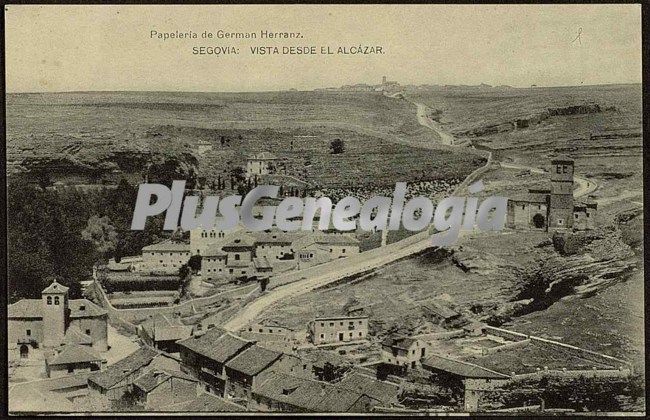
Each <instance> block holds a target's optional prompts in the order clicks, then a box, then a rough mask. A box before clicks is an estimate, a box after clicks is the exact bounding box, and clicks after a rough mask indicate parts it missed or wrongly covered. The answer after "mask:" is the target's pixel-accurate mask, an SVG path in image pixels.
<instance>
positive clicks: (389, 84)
mask: <svg viewBox="0 0 650 420" xmlns="http://www.w3.org/2000/svg"><path fill="white" fill-rule="evenodd" d="M457 89H461V90H468V89H469V90H475V89H476V90H484V89H514V88H513V87H512V86H509V85H499V86H492V85H488V84H485V83H481V84H480V85H431V84H423V85H401V84H399V83H398V82H396V81H393V80H387V78H386V76H383V77H382V81H381V84H377V85H370V84H367V83H357V84H354V85H343V86H341V87H329V88H323V89H314V91H316V92H326V91H333V92H386V93H397V92H413V91H428V90H457Z"/></svg>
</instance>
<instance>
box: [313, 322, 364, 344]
mask: <svg viewBox="0 0 650 420" xmlns="http://www.w3.org/2000/svg"><path fill="white" fill-rule="evenodd" d="M308 330H309V333H308V334H309V341H311V342H312V343H314V344H315V345H319V344H338V343H345V342H349V341H358V340H365V339H366V337H367V336H368V317H367V316H339V317H336V316H335V317H324V318H316V319H315V320H313V321H311V322H310V323H309V328H308Z"/></svg>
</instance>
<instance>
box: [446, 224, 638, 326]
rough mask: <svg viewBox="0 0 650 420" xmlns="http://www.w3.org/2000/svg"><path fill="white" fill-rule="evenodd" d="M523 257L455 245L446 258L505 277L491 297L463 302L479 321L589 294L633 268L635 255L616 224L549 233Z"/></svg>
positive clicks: (470, 270)
mask: <svg viewBox="0 0 650 420" xmlns="http://www.w3.org/2000/svg"><path fill="white" fill-rule="evenodd" d="M529 251H531V252H530V253H529V255H532V256H533V257H532V258H531V259H528V260H527V261H524V260H523V259H522V258H519V257H518V255H521V254H520V253H514V254H513V257H512V258H510V257H507V258H504V257H503V256H501V257H497V256H496V255H493V254H492V253H489V252H477V251H476V250H474V249H470V248H469V247H465V249H461V250H456V251H455V252H454V253H453V254H452V255H451V256H450V259H451V261H452V262H453V263H454V264H455V265H456V266H457V267H459V268H460V269H462V270H463V271H465V272H467V273H474V274H480V275H483V276H486V278H494V276H501V277H502V278H509V279H511V283H510V284H511V286H510V288H509V290H506V291H505V293H504V294H503V295H502V296H501V297H500V298H497V299H495V300H493V301H485V302H476V303H474V304H473V305H472V306H471V307H469V308H467V309H468V310H469V311H471V312H472V313H474V314H475V315H476V316H477V318H478V319H479V320H481V321H484V322H488V323H490V324H492V325H501V324H502V323H504V322H507V321H509V320H511V319H512V318H513V317H517V316H521V315H524V314H527V313H530V312H534V311H539V310H544V309H546V308H548V307H549V306H551V305H552V304H553V303H555V302H557V301H558V300H560V299H565V300H566V299H579V298H584V297H588V296H591V295H593V294H595V293H598V292H599V291H601V290H603V289H604V288H607V287H609V286H611V285H613V284H615V283H616V282H619V281H623V280H624V279H625V278H626V277H627V276H628V275H629V274H631V272H632V271H633V270H634V269H635V267H636V264H637V259H636V258H635V254H634V251H633V249H632V248H631V247H630V246H628V245H627V244H626V243H625V241H624V240H623V238H622V237H621V232H620V230H619V229H617V228H614V227H608V228H605V229H600V230H594V231H590V232H577V233H570V234H565V235H555V236H554V238H553V240H552V241H551V240H548V239H547V240H543V241H541V242H540V243H539V244H537V245H533V246H532V247H531V250H529Z"/></svg>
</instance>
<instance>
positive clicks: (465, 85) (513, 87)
mask: <svg viewBox="0 0 650 420" xmlns="http://www.w3.org/2000/svg"><path fill="white" fill-rule="evenodd" d="M642 83H643V82H611V83H595V84H580V85H547V86H541V85H535V84H531V85H530V86H525V87H522V86H512V85H507V84H500V85H488V86H490V88H492V89H495V88H499V87H507V88H509V89H532V88H536V89H547V88H572V87H594V86H616V85H641V84H642ZM482 84H486V83H482ZM354 85H368V86H381V84H376V85H374V84H368V83H362V82H359V83H352V84H347V85H341V86H339V87H335V86H329V87H318V88H312V89H297V88H285V89H276V90H249V91H234V90H233V91H227V90H57V91H13V92H10V91H5V95H18V94H43V93H116V92H124V93H278V92H291V91H293V92H314V91H317V90H326V89H341V88H342V87H343V86H354ZM400 86H439V87H475V86H481V84H475V85H468V84H444V85H436V84H428V83H420V84H413V83H409V84H405V85H401V84H400ZM343 92H355V93H371V92H363V91H343Z"/></svg>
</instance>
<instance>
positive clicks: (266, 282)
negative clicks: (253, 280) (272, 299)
mask: <svg viewBox="0 0 650 420" xmlns="http://www.w3.org/2000/svg"><path fill="white" fill-rule="evenodd" d="M268 285H269V278H268V277H264V278H261V279H260V290H262V291H263V292H264V291H266V286H268Z"/></svg>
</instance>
